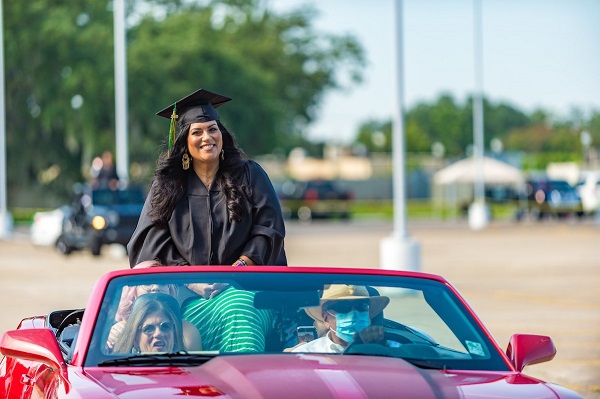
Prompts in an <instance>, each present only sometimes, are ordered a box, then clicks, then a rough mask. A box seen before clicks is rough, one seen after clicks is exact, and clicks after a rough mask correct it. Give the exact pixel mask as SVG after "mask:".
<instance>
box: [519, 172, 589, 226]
mask: <svg viewBox="0 0 600 399" xmlns="http://www.w3.org/2000/svg"><path fill="white" fill-rule="evenodd" d="M526 194H527V208H528V211H529V213H530V215H533V216H534V217H536V218H537V219H543V218H545V217H547V216H557V217H565V216H567V215H570V214H575V215H577V216H580V217H581V216H583V207H582V205H581V198H580V197H579V194H577V191H576V190H575V188H573V187H572V186H571V185H570V184H569V183H568V182H567V181H565V180H552V179H540V180H530V181H528V182H527V184H526Z"/></svg>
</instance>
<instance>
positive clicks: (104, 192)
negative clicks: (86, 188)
mask: <svg viewBox="0 0 600 399" xmlns="http://www.w3.org/2000/svg"><path fill="white" fill-rule="evenodd" d="M92 203H93V204H94V205H115V204H121V205H125V204H140V203H142V204H143V203H144V193H143V191H142V190H141V189H137V188H130V189H125V190H109V189H96V190H94V191H92Z"/></svg>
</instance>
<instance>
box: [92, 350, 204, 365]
mask: <svg viewBox="0 0 600 399" xmlns="http://www.w3.org/2000/svg"><path fill="white" fill-rule="evenodd" d="M215 356H216V355H215V354H199V355H193V354H189V353H187V352H173V353H161V354H150V353H148V354H143V355H133V356H125V357H119V358H116V359H109V360H104V361H103V362H100V363H98V366H100V367H103V366H104V367H105V366H179V367H187V366H198V365H200V364H204V363H206V362H208V361H209V360H211V359H213V358H214V357H215Z"/></svg>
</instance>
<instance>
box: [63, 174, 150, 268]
mask: <svg viewBox="0 0 600 399" xmlns="http://www.w3.org/2000/svg"><path fill="white" fill-rule="evenodd" d="M144 200H145V194H144V191H143V190H142V188H141V187H134V186H130V187H128V188H125V189H119V190H110V189H94V190H90V189H89V187H86V188H85V189H84V190H80V191H78V192H76V193H75V195H74V198H73V201H72V202H71V204H70V205H69V206H68V207H67V208H66V212H65V216H64V220H63V226H62V232H61V234H60V236H59V237H58V239H57V241H56V248H57V249H58V251H59V252H61V253H63V254H65V255H68V254H70V253H71V252H72V251H74V250H81V249H84V248H89V249H90V250H91V252H92V255H94V256H98V255H100V252H101V250H102V246H103V245H107V244H121V245H123V246H126V245H127V243H128V242H129V239H130V238H131V235H132V234H133V232H134V230H135V228H136V226H137V222H138V219H139V218H140V215H141V213H142V208H143V207H144Z"/></svg>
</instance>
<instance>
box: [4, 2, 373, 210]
mask: <svg viewBox="0 0 600 399" xmlns="http://www.w3.org/2000/svg"><path fill="white" fill-rule="evenodd" d="M127 5H128V12H127V15H128V32H127V67H128V122H129V127H130V128H129V132H130V136H129V148H130V161H131V163H132V166H133V165H134V164H136V165H138V166H139V165H146V170H150V171H151V170H152V169H153V165H154V162H155V160H156V158H157V155H158V153H159V151H160V150H161V146H162V145H163V144H164V141H165V137H166V133H167V131H168V121H166V120H164V119H162V118H159V117H156V116H155V115H154V114H155V112H157V111H158V110H160V109H162V108H164V107H165V106H167V105H168V104H170V103H172V102H174V101H176V100H177V99H179V98H181V97H183V96H185V95H187V94H188V93H190V92H192V91H193V90H195V89H198V88H200V87H203V88H207V89H209V90H213V91H216V92H219V93H223V94H225V95H228V96H230V97H232V98H233V99H234V101H232V102H231V103H228V104H227V106H226V107H223V108H222V110H221V111H220V114H221V117H222V120H223V122H224V123H225V124H226V126H227V127H228V128H229V129H230V130H231V131H232V132H233V133H234V134H236V136H237V138H238V141H239V143H240V144H241V146H242V147H243V149H244V150H245V151H246V152H247V153H248V155H250V156H255V155H259V154H264V153H269V152H272V151H274V150H276V149H279V150H280V151H282V152H285V151H287V150H289V149H290V148H292V147H293V146H295V145H296V144H297V143H300V142H302V141H303V137H302V132H303V131H304V130H305V127H306V126H307V125H308V124H309V123H311V121H312V120H313V119H314V118H315V117H316V115H317V113H318V109H319V104H320V102H321V99H322V98H323V95H324V93H326V92H327V91H329V90H334V89H338V88H342V87H343V86H344V85H343V84H342V83H341V82H349V84H352V83H356V82H359V81H360V80H361V73H362V70H363V67H364V65H365V61H364V54H363V49H362V47H361V46H360V44H359V43H358V42H357V40H356V39H354V38H353V37H351V36H340V35H329V34H323V33H322V32H318V31H316V29H315V28H314V27H313V25H312V21H313V19H314V17H315V15H316V14H315V11H314V10H313V9H310V8H308V9H298V10H295V11H293V12H289V13H286V14H277V13H275V12H273V11H272V10H271V9H270V8H269V7H268V2H267V1H263V0H222V1H201V0H198V1H189V0H188V1H183V0H180V1H175V0H171V1H167V0H136V1H128V2H127ZM4 19H5V21H6V23H5V40H6V47H5V54H6V56H5V59H6V70H7V74H6V82H7V84H6V89H7V115H8V117H7V149H8V170H9V171H10V173H8V180H9V182H8V183H9V187H10V188H11V190H10V191H9V195H10V196H11V198H9V203H10V202H12V201H15V200H17V198H19V199H21V198H20V195H19V193H20V192H23V193H29V194H31V192H32V191H35V190H36V189H37V190H38V191H39V192H44V193H46V194H48V193H51V192H55V193H57V194H60V193H66V192H69V191H70V187H71V186H72V184H73V183H74V182H77V181H81V180H83V179H84V178H85V172H86V169H87V168H88V167H89V165H90V162H91V159H92V158H93V157H94V156H96V155H99V154H100V153H101V152H102V151H103V150H105V149H111V150H114V140H115V133H114V125H115V117H114V113H115V112H114V55H113V54H114V47H113V12H112V2H111V1H110V0H94V1H86V0H74V1H69V2H66V3H59V4H57V3H56V2H54V1H51V0H31V1H27V2H21V1H11V2H7V4H5V9H4ZM25 143H27V145H25ZM33 143H35V145H32V144H33ZM141 177H142V176H140V178H141ZM144 177H146V178H147V176H144ZM132 178H135V176H133V175H132ZM29 197H31V195H29Z"/></svg>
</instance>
